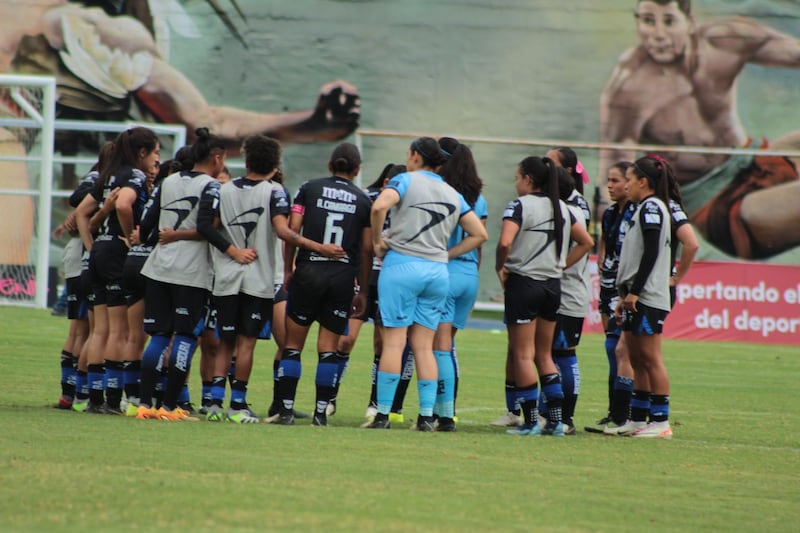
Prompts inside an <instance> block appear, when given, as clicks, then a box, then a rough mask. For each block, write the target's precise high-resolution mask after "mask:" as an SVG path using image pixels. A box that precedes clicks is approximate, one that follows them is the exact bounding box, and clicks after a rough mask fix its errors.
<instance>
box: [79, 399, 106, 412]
mask: <svg viewBox="0 0 800 533" xmlns="http://www.w3.org/2000/svg"><path fill="white" fill-rule="evenodd" d="M83 412H84V413H90V414H93V415H103V414H105V413H106V410H105V404H102V403H92V402H89V405H87V406H86V409H84V410H83Z"/></svg>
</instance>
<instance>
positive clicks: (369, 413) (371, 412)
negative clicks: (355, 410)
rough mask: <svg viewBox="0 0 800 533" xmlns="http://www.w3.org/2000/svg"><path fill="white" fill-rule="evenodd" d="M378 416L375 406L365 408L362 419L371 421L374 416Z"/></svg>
mask: <svg viewBox="0 0 800 533" xmlns="http://www.w3.org/2000/svg"><path fill="white" fill-rule="evenodd" d="M377 414H378V407H377V406H375V405H370V406H368V407H367V410H366V411H365V412H364V418H368V419H370V420H371V419H373V418H375V415H377Z"/></svg>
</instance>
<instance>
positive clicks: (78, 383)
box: [75, 370, 89, 400]
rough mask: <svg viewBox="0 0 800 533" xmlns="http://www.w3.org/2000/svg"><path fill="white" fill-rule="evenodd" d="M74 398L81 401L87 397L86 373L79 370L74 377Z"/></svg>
mask: <svg viewBox="0 0 800 533" xmlns="http://www.w3.org/2000/svg"><path fill="white" fill-rule="evenodd" d="M75 396H76V397H77V398H78V399H81V400H83V399H86V398H88V397H89V380H88V377H87V375H86V372H81V371H80V370H79V371H78V372H77V376H76V377H75Z"/></svg>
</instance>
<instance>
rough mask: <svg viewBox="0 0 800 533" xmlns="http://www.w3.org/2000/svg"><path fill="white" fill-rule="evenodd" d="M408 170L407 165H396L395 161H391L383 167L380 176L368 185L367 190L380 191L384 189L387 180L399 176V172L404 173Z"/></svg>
mask: <svg viewBox="0 0 800 533" xmlns="http://www.w3.org/2000/svg"><path fill="white" fill-rule="evenodd" d="M406 170H408V169H406V166H405V165H395V164H394V163H389V164H388V165H386V166H385V167H383V170H381V173H380V175H379V176H378V178H377V179H376V180H375V181H373V182H372V183H370V184H369V185H367V190H368V191H379V190H381V189H383V186H384V185H385V184H386V182H387V181H389V180H390V179H392V178H393V177H395V176H397V175H398V174H402V173H403V172H405V171H406Z"/></svg>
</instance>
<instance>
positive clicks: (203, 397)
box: [200, 381, 211, 407]
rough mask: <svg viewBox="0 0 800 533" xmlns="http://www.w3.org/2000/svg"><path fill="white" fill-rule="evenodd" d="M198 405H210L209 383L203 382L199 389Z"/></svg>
mask: <svg viewBox="0 0 800 533" xmlns="http://www.w3.org/2000/svg"><path fill="white" fill-rule="evenodd" d="M200 405H202V406H203V407H208V406H209V405H211V382H210V381H204V382H203V385H202V388H201V389H200Z"/></svg>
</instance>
